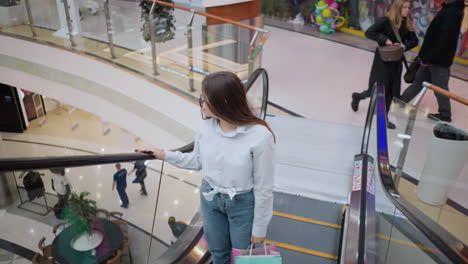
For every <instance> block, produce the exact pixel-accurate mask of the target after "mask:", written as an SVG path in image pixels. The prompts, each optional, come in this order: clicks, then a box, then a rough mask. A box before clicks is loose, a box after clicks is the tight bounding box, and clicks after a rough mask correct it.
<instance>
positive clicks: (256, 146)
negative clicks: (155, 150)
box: [165, 118, 275, 237]
mask: <svg viewBox="0 0 468 264" xmlns="http://www.w3.org/2000/svg"><path fill="white" fill-rule="evenodd" d="M274 148H275V143H274V138H273V135H272V134H271V133H270V131H269V130H268V129H267V128H266V127H265V126H262V125H249V126H239V127H237V129H235V130H233V131H230V132H227V133H224V132H223V131H222V130H221V128H220V127H219V125H218V121H217V120H216V119H214V118H211V119H208V120H203V121H202V122H201V124H200V127H199V129H198V133H197V135H196V138H195V146H194V149H193V152H191V153H181V152H179V151H175V152H174V151H168V150H166V151H165V152H166V161H167V162H169V163H171V164H173V165H174V166H177V167H179V168H185V169H192V170H196V171H200V170H201V174H202V175H203V178H204V180H205V181H207V182H208V183H209V184H210V185H211V187H212V188H213V190H212V191H211V192H209V193H203V195H204V197H205V198H206V199H207V200H209V201H210V200H212V199H213V197H214V196H215V195H216V194H217V193H223V194H227V195H229V197H230V198H231V199H232V198H233V197H234V196H235V195H236V194H239V193H244V192H248V191H250V190H252V189H253V192H254V195H255V209H254V222H253V228H252V235H254V236H256V237H265V236H266V231H267V228H268V224H269V223H270V220H271V216H272V214H273V175H274V171H273V169H274Z"/></svg>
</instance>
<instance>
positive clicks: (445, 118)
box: [428, 113, 452, 123]
mask: <svg viewBox="0 0 468 264" xmlns="http://www.w3.org/2000/svg"><path fill="white" fill-rule="evenodd" d="M428 117H429V118H432V119H435V120H440V121H444V122H448V123H450V122H452V118H451V117H450V116H444V115H442V114H441V113H437V114H429V115H428Z"/></svg>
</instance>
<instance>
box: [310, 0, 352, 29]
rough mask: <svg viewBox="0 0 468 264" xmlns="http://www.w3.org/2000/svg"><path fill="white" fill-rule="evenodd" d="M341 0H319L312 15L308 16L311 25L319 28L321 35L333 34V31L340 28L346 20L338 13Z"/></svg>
mask: <svg viewBox="0 0 468 264" xmlns="http://www.w3.org/2000/svg"><path fill="white" fill-rule="evenodd" d="M340 2H341V0H320V1H318V2H317V4H316V5H315V10H314V13H313V14H311V15H310V20H311V21H312V23H313V24H315V25H317V26H319V30H320V32H322V33H325V34H330V33H335V29H339V28H340V27H342V26H343V25H344V24H345V22H346V19H345V18H344V17H342V16H340V11H338V8H339V5H338V3H340Z"/></svg>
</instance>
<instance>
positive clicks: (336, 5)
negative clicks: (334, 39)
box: [261, 0, 468, 59]
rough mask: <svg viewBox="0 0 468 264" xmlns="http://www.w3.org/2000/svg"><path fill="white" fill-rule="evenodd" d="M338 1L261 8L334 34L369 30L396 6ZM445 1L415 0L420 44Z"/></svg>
mask: <svg viewBox="0 0 468 264" xmlns="http://www.w3.org/2000/svg"><path fill="white" fill-rule="evenodd" d="M337 1H338V2H337ZM337 1H335V0H262V3H261V8H262V13H263V14H264V15H265V16H266V17H270V18H273V19H277V20H282V21H287V22H289V23H292V24H312V25H316V26H317V27H318V29H319V30H320V31H321V32H323V33H326V34H330V33H333V32H334V31H335V30H336V29H338V28H340V27H342V26H346V27H352V28H354V29H360V30H363V31H365V30H366V29H367V28H369V27H370V26H371V25H372V24H373V23H374V22H375V21H376V20H377V19H379V18H381V17H382V16H385V13H386V12H387V11H388V10H389V8H390V6H391V3H392V1H391V0H337ZM441 2H442V0H413V1H412V10H411V20H412V21H413V25H414V30H415V32H416V35H417V36H418V38H419V43H420V44H421V43H422V41H423V39H424V36H425V32H426V30H427V28H428V27H429V24H430V23H431V21H432V19H433V18H434V17H435V15H436V14H437V11H438V10H439V8H440V6H441ZM466 9H468V8H466ZM465 13H467V11H465ZM466 20H468V18H467V16H466V14H465V22H464V23H463V26H462V29H461V32H460V44H459V47H458V51H457V56H459V57H461V58H464V59H468V54H467V53H468V33H467V28H468V21H466ZM354 21H356V22H354ZM465 50H467V52H465Z"/></svg>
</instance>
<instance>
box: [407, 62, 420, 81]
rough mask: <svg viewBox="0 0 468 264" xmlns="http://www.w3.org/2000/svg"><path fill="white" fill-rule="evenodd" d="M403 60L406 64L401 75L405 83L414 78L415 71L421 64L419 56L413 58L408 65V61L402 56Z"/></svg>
mask: <svg viewBox="0 0 468 264" xmlns="http://www.w3.org/2000/svg"><path fill="white" fill-rule="evenodd" d="M403 60H404V62H405V66H406V72H405V75H404V76H403V79H404V80H405V82H406V83H413V82H414V79H415V78H416V73H417V72H418V70H419V67H420V66H421V59H420V58H419V57H416V58H414V60H413V62H412V63H411V64H410V65H409V66H408V62H407V61H406V59H405V58H404V57H403Z"/></svg>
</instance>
